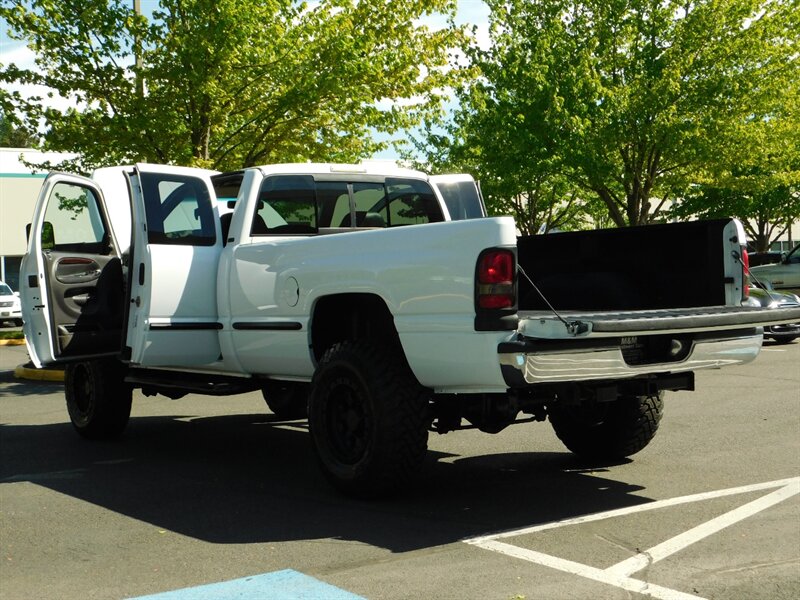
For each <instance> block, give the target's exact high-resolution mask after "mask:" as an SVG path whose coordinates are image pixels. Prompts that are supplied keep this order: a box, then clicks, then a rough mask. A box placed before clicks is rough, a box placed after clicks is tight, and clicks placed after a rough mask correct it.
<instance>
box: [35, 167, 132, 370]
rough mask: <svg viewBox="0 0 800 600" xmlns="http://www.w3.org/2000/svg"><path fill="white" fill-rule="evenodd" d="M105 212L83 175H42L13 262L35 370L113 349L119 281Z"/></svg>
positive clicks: (118, 332)
mask: <svg viewBox="0 0 800 600" xmlns="http://www.w3.org/2000/svg"><path fill="white" fill-rule="evenodd" d="M107 215H108V212H107V209H106V205H105V202H104V199H103V194H102V192H101V190H100V188H99V187H98V186H97V185H96V184H95V183H94V182H93V181H92V180H91V179H87V178H85V177H80V176H77V175H68V174H64V173H51V174H50V175H49V176H48V177H47V178H46V179H45V180H44V183H43V184H42V189H41V192H40V194H39V199H38V201H37V203H36V209H35V211H34V217H33V222H32V223H31V225H30V229H29V233H28V251H27V253H26V255H25V257H24V258H23V260H22V265H21V267H20V288H21V289H20V292H21V296H22V304H23V320H24V327H23V328H24V332H25V339H26V342H27V344H28V353H29V354H30V357H31V360H32V361H33V363H34V364H35V365H36V366H37V367H41V366H42V365H48V364H53V363H60V362H67V361H70V360H79V359H86V358H93V357H99V356H109V355H115V354H119V353H120V351H121V348H122V342H123V335H122V331H123V329H124V323H123V321H124V297H125V283H124V277H123V272H122V263H121V261H120V254H119V247H118V245H117V242H116V239H115V237H114V234H113V232H112V230H111V227H110V226H109V221H108V218H107Z"/></svg>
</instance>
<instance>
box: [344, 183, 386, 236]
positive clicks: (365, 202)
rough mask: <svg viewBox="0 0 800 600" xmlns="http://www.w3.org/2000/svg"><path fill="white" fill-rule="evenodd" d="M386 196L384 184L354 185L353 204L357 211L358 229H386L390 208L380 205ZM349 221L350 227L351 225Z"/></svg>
mask: <svg viewBox="0 0 800 600" xmlns="http://www.w3.org/2000/svg"><path fill="white" fill-rule="evenodd" d="M385 194H386V188H385V187H384V186H383V184H382V183H354V184H353V203H354V204H355V209H356V222H355V226H356V227H386V224H387V222H388V221H389V218H388V214H389V207H388V206H386V205H380V204H379V202H380V200H381V198H383V197H384V195H385ZM349 221H350V220H349V219H348V225H350V222H349Z"/></svg>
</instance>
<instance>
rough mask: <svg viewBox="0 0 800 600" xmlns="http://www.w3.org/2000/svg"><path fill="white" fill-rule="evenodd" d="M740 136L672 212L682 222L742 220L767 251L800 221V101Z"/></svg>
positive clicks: (749, 125) (746, 126) (748, 126)
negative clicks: (702, 218)
mask: <svg viewBox="0 0 800 600" xmlns="http://www.w3.org/2000/svg"><path fill="white" fill-rule="evenodd" d="M795 92H797V89H796V88H795ZM738 137H739V138H740V140H739V141H738V142H737V143H735V144H731V146H730V147H729V148H725V149H721V150H720V153H719V155H718V157H717V159H716V160H715V161H714V167H715V169H714V172H713V174H706V175H705V176H704V175H703V174H702V173H701V174H698V177H697V181H696V182H695V183H694V184H693V185H690V186H688V188H687V189H686V190H685V191H684V192H683V193H681V194H679V196H680V198H679V200H677V201H676V203H675V204H674V206H673V207H672V208H671V210H670V211H669V212H670V215H671V216H674V217H678V218H685V217H689V216H699V217H705V218H717V217H737V218H738V219H740V220H741V221H742V223H743V225H744V227H745V231H746V232H747V236H748V238H749V239H750V240H751V241H752V242H753V244H754V246H755V248H756V250H757V251H758V252H764V251H766V250H768V249H769V247H770V245H771V244H772V242H773V241H775V240H776V239H778V238H780V237H781V236H783V235H784V234H785V233H786V232H787V230H788V229H789V227H790V226H791V224H792V223H795V222H797V221H800V97H796V98H795V99H794V100H791V101H787V102H785V103H784V105H783V107H782V108H781V109H780V111H776V114H774V115H772V116H771V118H767V119H758V120H756V119H754V120H751V121H747V122H744V123H742V124H741V126H740V127H739V128H738Z"/></svg>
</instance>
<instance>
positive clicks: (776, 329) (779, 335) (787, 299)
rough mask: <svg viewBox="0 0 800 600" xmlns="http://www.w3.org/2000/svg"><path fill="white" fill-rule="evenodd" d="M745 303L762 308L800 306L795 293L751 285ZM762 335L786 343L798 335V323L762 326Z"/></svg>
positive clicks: (799, 325) (799, 333)
mask: <svg viewBox="0 0 800 600" xmlns="http://www.w3.org/2000/svg"><path fill="white" fill-rule="evenodd" d="M747 304H749V305H750V306H762V307H764V308H777V307H779V306H800V298H798V297H797V296H796V295H795V294H789V293H787V292H779V291H776V290H765V289H761V288H757V287H751V288H750V297H749V299H748V300H747ZM764 337H765V338H768V339H773V340H775V341H776V342H778V343H779V344H788V343H789V342H791V341H792V340H794V339H796V338H798V337H800V323H785V324H783V325H772V326H770V327H764Z"/></svg>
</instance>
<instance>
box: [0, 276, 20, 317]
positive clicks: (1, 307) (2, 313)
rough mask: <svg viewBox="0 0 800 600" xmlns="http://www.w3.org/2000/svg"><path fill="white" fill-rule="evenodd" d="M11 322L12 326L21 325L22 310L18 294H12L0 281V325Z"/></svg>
mask: <svg viewBox="0 0 800 600" xmlns="http://www.w3.org/2000/svg"><path fill="white" fill-rule="evenodd" d="M5 321H11V322H13V323H14V325H22V308H21V307H20V302H19V292H12V291H11V288H10V287H8V285H6V284H5V283H3V282H2V281H0V324H2V323H3V322H5Z"/></svg>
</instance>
